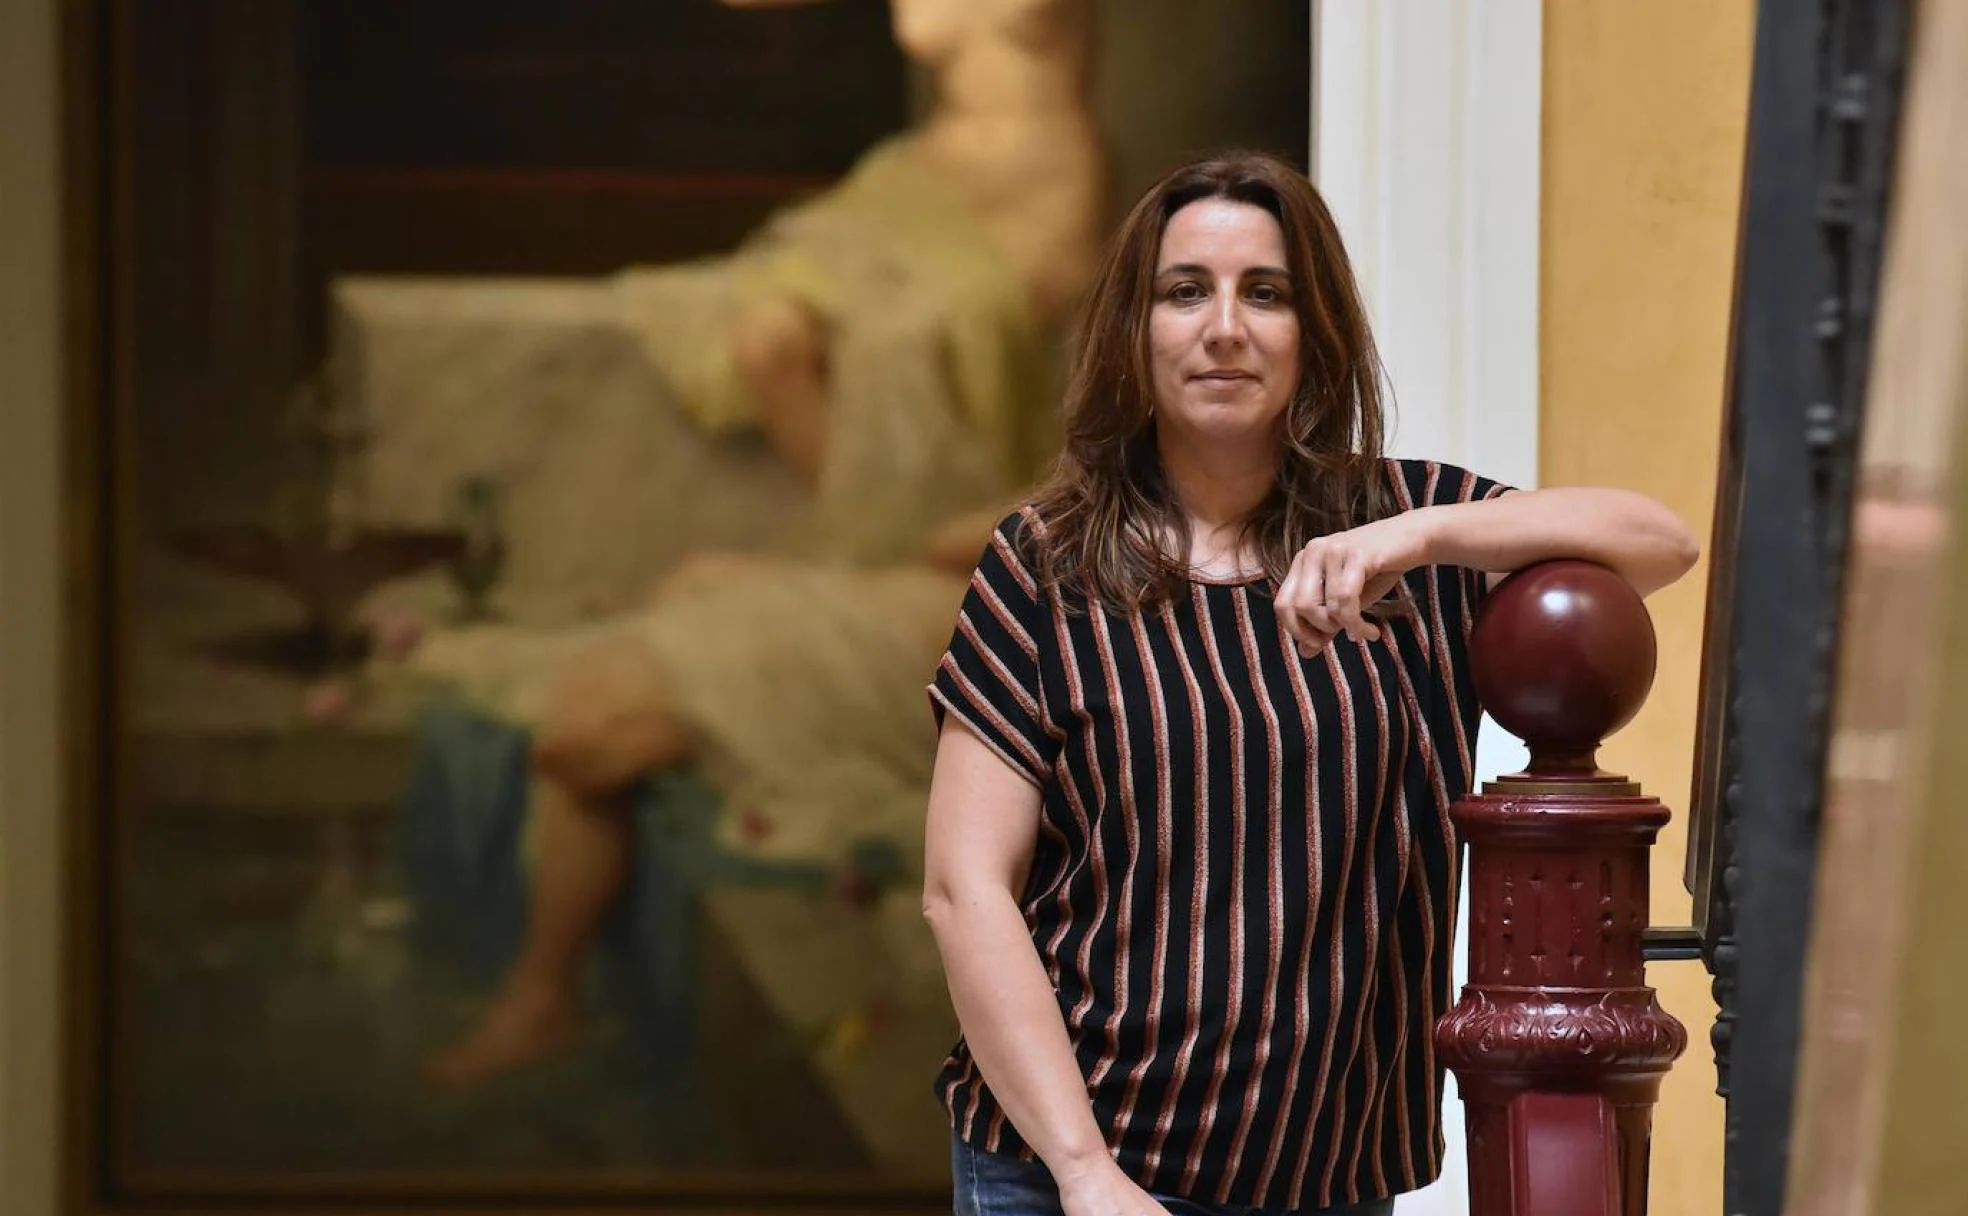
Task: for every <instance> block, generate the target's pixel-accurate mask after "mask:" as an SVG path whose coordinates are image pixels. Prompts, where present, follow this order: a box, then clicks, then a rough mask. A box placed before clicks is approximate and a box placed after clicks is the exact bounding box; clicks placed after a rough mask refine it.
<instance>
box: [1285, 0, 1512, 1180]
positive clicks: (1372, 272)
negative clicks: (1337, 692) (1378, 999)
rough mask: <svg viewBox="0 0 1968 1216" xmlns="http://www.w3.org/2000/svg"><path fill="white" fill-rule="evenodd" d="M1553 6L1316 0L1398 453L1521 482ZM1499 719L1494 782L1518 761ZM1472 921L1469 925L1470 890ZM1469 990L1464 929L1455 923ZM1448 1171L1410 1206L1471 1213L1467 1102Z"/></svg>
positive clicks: (1347, 233)
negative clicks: (1546, 29) (1546, 32)
mask: <svg viewBox="0 0 1968 1216" xmlns="http://www.w3.org/2000/svg"><path fill="white" fill-rule="evenodd" d="M1543 26H1544V14H1543V6H1542V0H1313V22H1312V92H1313V103H1312V150H1311V162H1310V163H1311V165H1312V176H1313V180H1314V181H1315V182H1317V184H1318V186H1319V189H1320V192H1321V193H1322V194H1324V196H1325V198H1326V202H1327V205H1328V206H1330V207H1331V208H1332V211H1333V214H1334V217H1335V218H1336V219H1337V220H1338V222H1339V229H1340V233H1341V235H1342V236H1343V237H1344V239H1345V241H1346V246H1347V251H1348V253H1349V255H1350V256H1351V258H1352V261H1353V267H1354V270H1355V272H1356V273H1357V274H1358V276H1359V279H1360V286H1361V290H1362V292H1363V293H1364V294H1365V296H1366V303H1367V308H1368V311H1369V313H1370V315H1371V318H1372V322H1373V326H1374V334H1375V337H1376V339H1377V340H1378V342H1379V344H1380V350H1381V356H1382V358H1383V360H1384V361H1385V362H1386V365H1387V373H1388V381H1389V383H1390V385H1391V386H1392V390H1393V392H1392V400H1393V402H1394V425H1393V428H1392V432H1391V435H1390V439H1389V443H1388V450H1389V452H1390V454H1393V455H1399V456H1426V457H1431V458H1434V459H1437V460H1445V461H1448V462H1450V463H1453V464H1459V465H1463V466H1465V467H1468V468H1472V469H1475V470H1476V471H1478V472H1480V473H1483V474H1485V475H1486V476H1490V477H1494V478H1497V479H1498V480H1501V481H1505V482H1508V483H1510V484H1512V485H1515V486H1520V487H1525V488H1529V487H1532V486H1534V485H1536V484H1537V474H1538V249H1539V217H1540V207H1539V200H1540V192H1539V184H1540V183H1539V165H1540V145H1541V139H1542V127H1541V118H1542V83H1543V70H1544V39H1543ZM1526 759H1527V756H1526V753H1525V751H1524V749H1523V747H1522V745H1521V744H1519V743H1518V741H1517V740H1515V739H1513V738H1511V737H1510V736H1508V735H1506V734H1505V733H1504V732H1503V731H1502V730H1501V729H1500V728H1499V727H1498V726H1497V725H1496V724H1495V723H1494V722H1488V721H1486V722H1485V724H1484V729H1483V732H1482V735H1481V739H1480V746H1479V747H1478V749H1477V758H1476V760H1477V770H1478V776H1479V779H1480V778H1484V777H1489V776H1492V775H1494V774H1496V773H1498V772H1502V771H1509V770H1513V769H1516V768H1519V767H1521V766H1522V765H1523V763H1524V762H1525V760H1526ZM1462 907H1463V916H1462V923H1463V925H1465V926H1466V925H1467V922H1468V905H1467V899H1466V897H1465V899H1464V900H1463V901H1462ZM1455 951H1456V954H1455V958H1456V964H1455V967H1456V979H1457V983H1458V985H1459V984H1460V983H1461V981H1462V979H1463V976H1464V971H1465V963H1464V960H1465V959H1466V957H1467V933H1466V930H1461V931H1459V932H1458V934H1457V941H1456V946H1455ZM1442 1113H1443V1130H1444V1132H1445V1134H1446V1136H1447V1139H1448V1148H1447V1153H1446V1155H1445V1158H1444V1161H1443V1171H1442V1180H1441V1181H1440V1182H1438V1183H1436V1184H1435V1185H1434V1186H1430V1187H1427V1188H1425V1189H1423V1190H1421V1191H1419V1192H1416V1193H1415V1194H1413V1195H1409V1196H1404V1197H1403V1198H1402V1200H1401V1202H1400V1211H1401V1216H1452V1214H1462V1213H1467V1212H1468V1210H1469V1187H1468V1181H1467V1177H1468V1175H1467V1158H1466V1151H1467V1150H1466V1148H1465V1144H1464V1139H1463V1124H1462V1103H1461V1100H1460V1099H1459V1098H1458V1097H1457V1096H1456V1093H1455V1089H1454V1080H1453V1078H1451V1079H1450V1083H1449V1087H1448V1092H1447V1096H1446V1101H1445V1102H1444V1105H1443V1112H1442Z"/></svg>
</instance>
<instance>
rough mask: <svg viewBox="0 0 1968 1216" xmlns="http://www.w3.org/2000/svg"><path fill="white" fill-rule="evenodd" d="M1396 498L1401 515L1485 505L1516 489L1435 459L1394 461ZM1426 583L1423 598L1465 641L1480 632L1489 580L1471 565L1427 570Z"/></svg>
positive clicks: (1420, 573) (1422, 572)
mask: <svg viewBox="0 0 1968 1216" xmlns="http://www.w3.org/2000/svg"><path fill="white" fill-rule="evenodd" d="M1388 463H1389V464H1390V465H1392V466H1393V474H1394V476H1393V481H1394V496H1395V499H1396V505H1397V506H1398V507H1399V509H1400V510H1403V511H1412V510H1414V509H1415V508H1417V507H1447V506H1454V505H1456V504H1458V503H1466V502H1482V501H1484V500H1486V499H1491V498H1497V497H1500V496H1501V495H1504V494H1508V493H1510V492H1511V491H1512V490H1513V489H1515V488H1516V487H1514V486H1509V485H1506V484H1504V483H1503V482H1500V481H1495V480H1493V479H1491V478H1488V477H1484V476H1482V475H1481V474H1478V473H1472V472H1470V471H1469V470H1468V469H1461V468H1457V467H1456V466H1455V465H1452V464H1443V463H1441V462H1440V461H1435V460H1394V461H1389V462H1388ZM1415 576H1419V577H1420V578H1422V579H1424V580H1426V583H1427V585H1426V586H1425V587H1416V588H1415V592H1416V594H1417V596H1419V597H1421V598H1422V600H1423V602H1424V603H1429V602H1430V600H1432V601H1433V603H1432V604H1431V606H1432V607H1433V608H1434V609H1435V610H1436V611H1438V612H1439V613H1440V614H1441V618H1442V622H1443V624H1444V625H1446V626H1447V627H1448V628H1449V629H1450V630H1452V631H1454V632H1455V633H1457V634H1459V635H1460V636H1461V637H1464V638H1466V637H1468V636H1469V631H1470V630H1471V629H1473V628H1475V625H1476V612H1477V610H1478V609H1480V608H1481V607H1482V606H1483V599H1484V597H1485V596H1486V595H1487V594H1488V593H1489V587H1490V583H1489V576H1488V575H1487V574H1485V573H1484V572H1483V571H1481V570H1476V569H1471V568H1469V567H1466V566H1454V567H1426V568H1424V569H1422V570H1418V571H1416V572H1414V575H1411V576H1410V577H1411V578H1413V577H1415Z"/></svg>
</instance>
